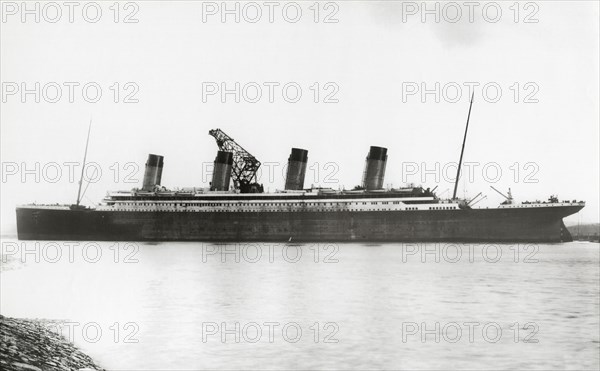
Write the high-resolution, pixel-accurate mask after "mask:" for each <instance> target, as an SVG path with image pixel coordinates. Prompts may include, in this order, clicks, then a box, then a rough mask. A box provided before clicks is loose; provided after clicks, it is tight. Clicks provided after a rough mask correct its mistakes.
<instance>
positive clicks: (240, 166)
mask: <svg viewBox="0 0 600 371" xmlns="http://www.w3.org/2000/svg"><path fill="white" fill-rule="evenodd" d="M208 134H209V135H211V136H213V137H214V138H215V140H216V141H217V145H218V146H219V150H221V151H226V152H231V153H232V154H233V166H232V170H231V173H232V174H231V176H232V178H233V184H234V187H235V188H236V189H238V190H239V191H240V193H262V192H263V191H264V190H263V187H262V185H260V184H258V183H256V172H257V171H258V168H259V167H260V161H258V160H257V159H256V157H254V156H253V155H251V154H250V153H249V152H248V151H246V150H245V149H244V148H242V146H240V145H239V144H237V143H236V142H235V140H233V138H231V137H230V136H229V135H227V134H225V133H224V132H223V131H222V130H221V129H213V130H209V132H208Z"/></svg>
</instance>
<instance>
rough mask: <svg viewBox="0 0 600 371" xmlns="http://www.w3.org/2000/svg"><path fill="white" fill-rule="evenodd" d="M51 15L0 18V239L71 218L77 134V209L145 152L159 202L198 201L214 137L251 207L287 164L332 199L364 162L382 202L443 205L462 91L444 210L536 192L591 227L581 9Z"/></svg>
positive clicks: (275, 7)
mask: <svg viewBox="0 0 600 371" xmlns="http://www.w3.org/2000/svg"><path fill="white" fill-rule="evenodd" d="M22 4H25V5H22ZM36 4H37V5H36ZM52 4H54V5H48V3H44V2H35V1H28V2H25V3H22V2H20V1H19V2H10V1H8V2H6V1H3V2H2V4H1V6H2V20H1V22H0V80H1V82H2V87H1V90H2V100H1V102H0V105H1V106H0V124H1V125H0V134H1V149H0V155H1V162H2V183H1V187H2V189H1V198H0V199H1V210H0V211H1V214H0V215H1V218H2V220H1V227H2V234H11V233H15V231H16V222H15V211H14V210H15V206H16V205H19V204H27V203H32V202H36V203H47V204H53V203H67V204H70V203H73V202H74V201H75V198H76V194H77V181H78V178H79V172H80V171H81V162H82V158H83V152H84V148H85V138H86V135H87V130H88V125H89V122H90V120H92V130H91V137H90V142H89V150H88V157H87V160H88V161H89V162H91V167H88V170H87V171H88V175H89V176H88V178H90V179H91V180H92V181H91V182H89V185H87V187H86V186H85V185H84V188H87V189H86V191H85V196H84V197H83V203H84V204H86V205H94V204H96V203H98V202H99V201H100V200H101V199H102V198H103V197H104V195H105V194H106V191H108V190H127V189H131V188H134V187H140V186H141V182H142V178H143V169H144V163H145V161H146V158H147V155H148V154H149V153H155V154H160V155H163V156H165V161H164V163H165V165H164V166H165V168H164V171H163V181H162V183H163V185H164V186H166V187H168V188H177V187H192V186H196V187H200V186H204V187H206V186H207V185H208V182H209V181H210V166H211V165H212V162H213V161H214V158H215V156H216V152H217V149H218V148H217V145H216V143H215V140H214V138H212V137H211V136H209V135H208V131H209V130H210V129H214V128H220V129H222V130H223V131H224V132H226V133H227V134H229V135H230V136H231V137H233V138H234V139H235V140H236V141H237V142H238V143H239V144H241V145H242V146H243V147H244V148H245V149H246V150H248V151H249V152H250V153H252V154H253V155H254V156H256V157H257V158H258V159H259V160H260V161H261V162H262V163H263V166H262V172H261V174H260V179H259V181H260V182H261V183H263V184H264V186H265V189H268V190H269V191H271V192H272V191H275V190H277V189H281V188H283V186H284V184H285V179H284V176H283V173H284V171H285V168H284V166H285V164H286V162H287V158H288V156H289V153H290V150H291V148H292V147H299V148H304V149H306V150H308V171H307V176H306V180H305V186H307V187H308V186H310V185H315V186H323V187H331V188H335V189H342V188H346V189H349V188H352V187H354V186H355V185H358V184H360V181H361V177H362V171H363V167H364V161H365V157H366V154H367V152H368V150H369V146H372V145H375V146H382V147H386V148H388V162H387V169H386V177H385V184H386V186H388V187H400V186H403V185H404V184H406V183H413V184H415V185H423V186H424V187H430V188H434V187H436V186H437V187H438V188H437V191H436V192H437V193H438V195H440V196H442V197H449V196H450V195H451V192H452V188H453V181H454V177H455V174H454V173H455V171H456V167H455V164H456V162H457V161H458V157H459V155H460V147H461V144H462V139H463V135H464V127H465V121H466V118H467V113H468V110H469V95H470V92H471V88H473V91H474V102H473V107H472V112H471V116H470V124H469V125H470V126H469V132H468V138H467V143H466V148H465V155H464V161H465V165H466V166H467V168H463V176H462V177H461V181H460V182H459V189H458V191H459V192H458V196H460V197H466V198H472V197H473V196H475V195H476V194H478V193H480V192H482V195H483V196H487V198H485V199H484V200H483V201H481V202H480V203H478V204H477V206H483V207H492V206H495V205H497V204H499V203H500V202H502V201H503V198H502V196H500V195H499V194H498V193H496V192H495V191H493V190H492V189H491V188H490V186H494V187H495V188H497V189H498V190H500V191H501V192H503V193H506V192H507V191H508V189H509V188H510V189H511V191H512V195H513V196H514V198H515V199H516V200H517V201H525V200H530V201H535V200H547V199H548V197H549V196H550V195H554V194H556V195H558V197H559V199H561V200H574V199H577V200H585V201H586V202H587V205H586V207H585V208H584V209H583V210H582V211H581V212H580V213H578V214H577V215H574V216H571V217H569V218H567V219H566V222H567V224H577V223H588V222H598V221H599V201H600V199H599V193H600V192H599V189H600V184H599V168H600V164H599V157H600V156H599V150H598V148H599V122H600V120H599V105H598V104H599V103H598V102H599V85H598V84H599V76H598V73H599V61H598V55H599V53H598V51H599V50H598V45H599V44H600V43H599V24H598V22H599V21H598V19H599V14H598V13H599V11H598V3H597V2H594V1H568V2H567V1H538V2H519V3H515V2H512V1H510V2H474V3H473V4H474V5H471V6H468V5H465V4H466V3H465V2H456V3H447V2H434V1H430V2H426V3H424V2H400V1H385V2H384V1H368V2H367V1H347V2H346V1H338V2H327V1H323V2H315V1H296V2H277V1H275V2H270V3H269V2H236V1H227V2H221V1H219V2H201V1H136V2H120V3H117V5H118V6H115V4H114V2H112V1H97V2H74V4H75V5H74V6H73V7H72V8H69V7H68V6H65V5H64V3H62V2H58V3H52ZM265 4H267V5H265ZM422 4H425V5H422ZM515 4H516V5H515ZM24 6H25V7H26V8H24ZM36 6H37V8H36ZM36 17H37V19H36ZM236 17H237V19H236ZM36 84H37V85H36ZM84 87H85V88H84ZM223 92H225V94H223ZM98 93H100V94H98ZM465 169H467V170H465ZM94 171H96V173H95V176H94Z"/></svg>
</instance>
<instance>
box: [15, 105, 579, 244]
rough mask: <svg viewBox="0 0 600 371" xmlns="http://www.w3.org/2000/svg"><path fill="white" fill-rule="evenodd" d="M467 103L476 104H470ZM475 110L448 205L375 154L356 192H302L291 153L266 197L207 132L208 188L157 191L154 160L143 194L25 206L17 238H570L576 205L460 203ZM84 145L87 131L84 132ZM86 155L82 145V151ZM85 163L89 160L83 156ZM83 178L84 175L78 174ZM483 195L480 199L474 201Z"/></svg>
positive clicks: (232, 145)
mask: <svg viewBox="0 0 600 371" xmlns="http://www.w3.org/2000/svg"><path fill="white" fill-rule="evenodd" d="M471 104H472V100H471ZM470 112H471V107H469V115H468V118H467V125H466V128H465V135H464V139H463V147H462V150H461V155H460V160H459V166H458V171H457V176H456V184H455V187H454V195H453V197H452V198H451V199H441V198H439V197H438V196H437V195H436V194H435V192H434V191H435V189H433V190H430V189H424V188H422V187H405V188H398V189H384V187H383V185H384V183H383V180H384V175H385V168H386V162H387V149H386V148H382V147H375V146H373V147H371V148H370V150H369V152H368V155H367V158H366V164H365V169H364V172H363V179H362V185H361V186H360V187H356V188H355V189H353V190H333V189H330V188H313V187H311V188H309V189H306V188H304V178H305V171H306V164H307V159H308V152H307V151H306V150H304V149H299V148H292V150H291V155H290V156H289V159H288V167H287V175H286V181H285V189H284V190H281V191H278V192H274V193H265V192H264V190H263V186H262V185H260V184H258V183H257V179H256V173H257V170H258V169H259V167H260V162H259V161H258V160H257V159H256V158H255V157H254V156H253V155H251V154H250V153H248V152H247V151H246V150H245V149H244V148H242V147H241V146H240V145H239V144H238V143H236V142H235V141H234V140H233V139H232V138H231V137H229V136H228V135H227V134H225V133H224V132H223V131H221V130H220V129H215V130H211V131H210V132H209V134H210V135H212V136H213V137H214V138H215V139H216V142H217V145H218V147H219V150H218V152H217V156H216V159H215V161H214V170H213V175H212V181H211V183H210V187H206V188H183V189H177V190H169V189H167V188H165V187H163V186H162V185H161V184H162V183H161V182H162V169H163V164H164V159H163V157H162V156H159V155H154V154H150V155H149V156H148V160H147V162H146V166H145V173H144V179H143V184H142V187H141V188H138V189H133V190H130V191H119V192H109V193H108V194H107V196H106V197H105V198H104V199H103V200H102V202H101V203H99V204H98V205H96V206H95V207H85V206H82V205H81V204H80V201H81V183H82V181H80V183H79V191H78V195H77V202H76V203H75V204H74V205H35V204H32V205H23V206H18V207H17V209H16V214H17V232H18V238H19V239H21V240H95V241H223V242H226V241H236V242H243V241H264V242H267V241H279V242H286V241H294V242H304V241H306V242H309V241H332V242H333V241H335V242H343V241H364V242H384V241H389V242H401V241H406V242H409V241H422V242H430V241H431V242H435V241H448V242H450V241H452V242H561V241H570V240H571V235H570V234H569V232H568V230H567V229H566V228H565V225H564V223H563V218H564V217H566V216H568V215H571V214H574V213H576V212H578V211H579V210H581V209H582V208H583V207H584V206H585V203H584V202H581V201H579V202H578V201H575V200H574V201H562V202H561V201H559V200H558V199H557V198H556V197H554V196H552V197H550V199H549V200H548V201H547V202H539V201H536V202H523V203H515V202H514V201H513V198H512V196H511V194H510V191H509V193H508V195H504V197H505V201H504V202H502V204H500V205H498V206H497V207H493V208H475V207H474V205H475V204H476V203H477V202H479V200H481V199H478V200H476V199H477V196H476V197H475V198H474V199H471V200H461V199H458V198H457V197H456V188H457V186H458V179H459V178H460V168H461V164H462V157H463V153H464V145H465V142H466V137H467V131H468V126H469V117H470ZM88 142H89V131H88ZM86 154H87V144H86ZM84 165H85V155H84ZM82 179H83V175H82ZM478 196H479V195H478Z"/></svg>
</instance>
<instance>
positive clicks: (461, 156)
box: [452, 92, 475, 200]
mask: <svg viewBox="0 0 600 371" xmlns="http://www.w3.org/2000/svg"><path fill="white" fill-rule="evenodd" d="M474 96H475V92H473V93H472V94H471V104H469V114H468V115H467V126H466V127H465V137H464V138H463V144H462V149H461V150H460V159H459V160H458V169H456V181H455V182H454V194H453V196H452V199H453V200H456V190H457V188H458V179H460V168H461V166H462V160H463V154H464V153H465V143H466V142H467V131H468V130H469V118H471V107H473V97H474Z"/></svg>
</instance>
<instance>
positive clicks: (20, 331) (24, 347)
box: [0, 315, 103, 371]
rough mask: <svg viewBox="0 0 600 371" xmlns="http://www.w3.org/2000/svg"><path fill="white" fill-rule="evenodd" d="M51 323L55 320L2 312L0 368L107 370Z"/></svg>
mask: <svg viewBox="0 0 600 371" xmlns="http://www.w3.org/2000/svg"><path fill="white" fill-rule="evenodd" d="M48 323H54V322H53V321H43V320H31V319H17V318H8V317H4V316H2V315H0V369H2V370H19V371H25V370H28V371H46V370H51V371H55V370H61V371H63V370H81V369H83V370H103V369H102V368H101V367H100V366H98V365H97V364H96V363H94V361H93V360H92V358H90V357H89V356H88V355H86V354H84V353H83V352H81V351H80V350H79V349H77V348H76V347H75V346H74V345H73V344H72V343H70V342H69V341H67V340H66V339H65V338H64V337H62V336H61V335H59V334H57V333H55V332H53V331H51V330H50V329H49V328H51V327H50V326H48Z"/></svg>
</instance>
